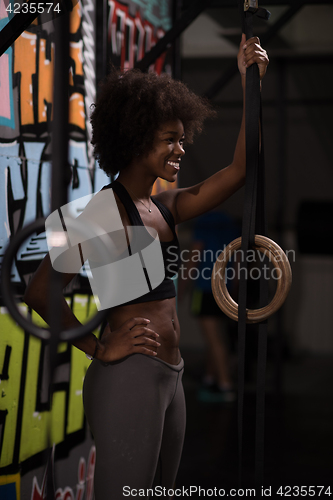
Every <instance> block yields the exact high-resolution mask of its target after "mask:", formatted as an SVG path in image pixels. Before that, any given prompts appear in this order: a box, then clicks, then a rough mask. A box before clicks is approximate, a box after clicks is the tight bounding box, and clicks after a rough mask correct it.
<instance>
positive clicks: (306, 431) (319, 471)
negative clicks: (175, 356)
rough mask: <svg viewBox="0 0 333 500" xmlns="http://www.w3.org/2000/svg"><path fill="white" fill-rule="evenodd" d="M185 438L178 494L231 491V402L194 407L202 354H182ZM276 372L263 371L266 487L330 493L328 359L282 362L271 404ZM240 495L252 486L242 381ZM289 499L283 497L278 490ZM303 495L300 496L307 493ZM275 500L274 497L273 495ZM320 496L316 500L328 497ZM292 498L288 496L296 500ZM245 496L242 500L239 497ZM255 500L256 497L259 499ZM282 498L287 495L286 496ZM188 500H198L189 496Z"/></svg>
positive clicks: (248, 408) (250, 418) (251, 419)
mask: <svg viewBox="0 0 333 500" xmlns="http://www.w3.org/2000/svg"><path fill="white" fill-rule="evenodd" d="M182 354H183V358H184V360H185V367H186V368H185V373H184V389H185V395H186V401H187V432H186V438H185V444H184V451H183V457H182V462H181V466H180V470H179V474H178V479H177V487H180V486H181V487H188V488H189V487H190V486H193V485H197V486H200V487H201V488H206V489H211V488H214V487H216V488H225V489H226V492H227V491H228V488H237V487H239V484H238V480H237V477H238V463H237V461H238V458H237V456H238V453H237V446H238V445H237V402H235V403H233V404H230V403H229V404H228V405H225V404H224V405H223V404H213V403H209V404H207V403H200V402H199V401H198V400H197V390H198V387H199V385H200V380H201V375H202V372H203V364H204V362H203V354H202V352H197V351H188V352H187V351H183V352H182ZM275 375H276V366H275V365H274V363H273V362H272V361H269V363H268V369H267V390H266V418H265V467H264V484H265V486H266V487H269V486H272V494H271V498H274V497H276V498H282V497H281V495H280V496H278V495H276V491H277V489H278V487H279V486H283V487H286V486H287V485H289V486H296V485H298V486H302V485H303V486H315V487H316V488H315V489H314V490H312V493H313V492H315V495H313V494H312V495H305V494H304V495H302V496H314V498H319V492H320V489H319V488H318V486H325V487H327V486H331V494H332V493H333V487H332V486H333V480H332V479H333V391H332V386H333V356H309V355H307V356H300V357H298V358H297V359H295V358H290V357H289V359H288V360H285V361H284V363H283V369H282V380H283V391H282V394H281V396H280V398H279V397H277V392H276V384H275V383H274V380H276V377H275ZM243 422H244V424H243V425H244V430H243V432H244V439H243V462H242V463H243V474H242V477H243V481H242V487H243V488H247V487H248V488H250V487H253V486H254V448H255V446H254V434H255V383H254V381H253V377H252V376H249V375H248V376H247V384H246V391H245V399H244V418H243ZM283 491H284V493H285V494H286V493H288V489H286V488H285V489H284V490H283ZM306 491H309V490H304V491H303V493H306ZM274 492H275V494H274ZM323 492H324V490H323ZM323 492H322V493H321V495H320V496H321V497H322V498H329V495H327V491H326V494H325V495H324V493H323ZM295 493H297V491H296V490H294V494H293V492H292V491H291V492H290V495H289V496H298V495H295ZM244 496H245V495H244ZM257 496H258V495H257ZM286 496H288V495H286ZM191 498H199V495H197V496H195V495H192V496H191ZM200 498H202V496H200Z"/></svg>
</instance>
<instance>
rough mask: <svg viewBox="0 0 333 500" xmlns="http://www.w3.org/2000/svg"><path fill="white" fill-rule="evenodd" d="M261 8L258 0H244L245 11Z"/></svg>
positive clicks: (255, 10) (254, 10)
mask: <svg viewBox="0 0 333 500" xmlns="http://www.w3.org/2000/svg"><path fill="white" fill-rule="evenodd" d="M258 8H259V2H258V0H245V1H244V11H250V12H253V13H254V12H257V10H258Z"/></svg>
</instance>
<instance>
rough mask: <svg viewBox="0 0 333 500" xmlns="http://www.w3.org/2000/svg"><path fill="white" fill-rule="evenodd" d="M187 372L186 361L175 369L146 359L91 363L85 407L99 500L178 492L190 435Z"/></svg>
mask: <svg viewBox="0 0 333 500" xmlns="http://www.w3.org/2000/svg"><path fill="white" fill-rule="evenodd" d="M183 370H184V362H183V360H182V359H181V361H180V363H179V364H178V365H170V364H169V363H166V362H165V361H162V360H160V359H158V358H153V357H151V356H146V355H144V354H133V355H131V356H128V357H126V358H124V359H121V360H120V361H117V362H114V363H110V364H108V365H103V364H101V363H100V362H99V361H97V360H94V361H93V362H92V363H91V365H90V366H89V368H88V371H87V374H86V377H85V380H84V385H83V403H84V409H85V413H86V416H87V419H88V423H89V426H90V429H91V431H92V433H93V435H94V439H95V445H96V467H95V479H94V485H95V499H96V500H109V499H112V500H123V499H124V498H126V497H128V498H132V495H131V496H129V495H127V493H128V492H129V490H130V489H136V490H137V495H138V496H139V495H140V493H139V491H138V490H139V489H144V490H146V489H148V488H152V487H154V486H162V487H165V488H166V489H172V488H173V487H174V483H175V479H176V474H177V470H178V466H179V462H180V456H181V452H182V447H183V440H184V432H185V414H186V410H185V399H184V391H183V386H182V382H181V379H182V374H183ZM125 486H127V489H126V490H123V488H124V487H125ZM124 493H125V494H124ZM148 496H149V495H145V497H142V496H141V497H140V498H148ZM150 496H151V495H150ZM163 497H164V498H168V497H167V496H166V495H164V496H163Z"/></svg>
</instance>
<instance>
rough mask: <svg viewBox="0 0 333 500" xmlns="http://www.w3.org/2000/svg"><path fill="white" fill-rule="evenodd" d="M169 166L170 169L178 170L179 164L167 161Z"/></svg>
mask: <svg viewBox="0 0 333 500" xmlns="http://www.w3.org/2000/svg"><path fill="white" fill-rule="evenodd" d="M167 163H168V164H169V165H171V166H172V167H175V168H179V163H176V162H174V161H168V162H167Z"/></svg>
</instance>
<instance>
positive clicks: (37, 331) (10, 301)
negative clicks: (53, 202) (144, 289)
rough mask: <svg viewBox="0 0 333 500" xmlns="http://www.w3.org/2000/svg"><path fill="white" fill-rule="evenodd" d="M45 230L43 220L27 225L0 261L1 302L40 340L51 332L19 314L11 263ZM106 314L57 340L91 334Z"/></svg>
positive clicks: (73, 338)
mask: <svg viewBox="0 0 333 500" xmlns="http://www.w3.org/2000/svg"><path fill="white" fill-rule="evenodd" d="M42 228H45V219H44V218H41V219H37V220H36V221H34V222H32V223H31V224H28V225H27V226H25V227H24V228H23V229H21V230H20V231H19V232H17V233H16V234H15V236H14V237H13V238H12V239H11V241H10V243H9V245H8V246H7V249H6V252H5V254H4V257H3V260H2V266H1V267H2V270H1V275H2V279H1V289H2V290H1V291H2V296H3V300H4V302H5V305H6V307H7V309H8V311H9V312H10V314H11V315H12V317H13V319H14V320H15V321H16V322H17V323H18V324H19V325H20V326H21V327H22V328H23V329H24V330H26V331H27V332H28V333H30V334H31V335H34V336H35V337H37V338H39V339H41V340H48V339H49V338H50V336H51V331H50V329H49V328H41V327H39V326H36V325H34V324H33V323H31V322H30V321H28V320H27V319H26V318H25V317H24V316H22V314H21V313H20V311H19V309H18V307H17V304H16V301H15V299H14V296H13V295H12V293H11V287H12V283H11V280H10V278H11V269H12V262H13V260H14V258H15V255H16V252H17V250H18V248H19V247H20V245H21V243H22V242H23V241H24V240H25V239H26V238H27V237H28V236H29V235H30V234H32V233H34V232H35V231H37V230H40V229H42ZM107 313H108V309H104V310H102V311H98V312H97V313H96V314H95V316H94V317H93V318H92V319H91V320H89V321H88V322H87V323H85V324H84V325H82V326H77V327H75V328H70V329H69V330H64V331H63V332H61V333H60V335H59V340H61V341H63V342H68V341H69V342H70V341H72V340H75V339H78V338H80V337H83V336H84V335H87V334H88V333H91V332H92V331H93V330H95V328H97V327H98V326H99V325H100V324H101V323H102V321H103V320H104V318H105V317H106V315H107Z"/></svg>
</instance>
